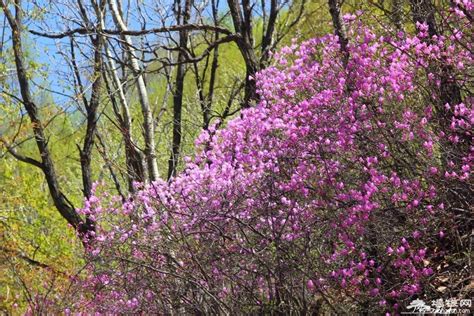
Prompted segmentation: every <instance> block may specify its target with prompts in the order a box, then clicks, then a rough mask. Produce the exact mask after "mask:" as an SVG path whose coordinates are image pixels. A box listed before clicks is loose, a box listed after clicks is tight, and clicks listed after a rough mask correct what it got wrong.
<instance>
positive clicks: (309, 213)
mask: <svg viewBox="0 0 474 316" xmlns="http://www.w3.org/2000/svg"><path fill="white" fill-rule="evenodd" d="M445 18H446V19H448V20H449V23H450V25H451V26H453V28H452V29H451V30H450V31H449V32H448V33H446V35H445V36H438V37H433V38H429V37H428V34H427V26H426V25H423V24H420V25H418V31H419V32H418V34H417V36H409V35H406V34H403V33H398V34H397V35H395V36H391V37H389V36H379V35H377V34H378V33H377V32H376V31H375V30H372V29H370V28H367V27H365V26H363V25H362V23H361V22H360V21H359V20H360V19H359V18H358V17H356V16H346V22H347V23H348V25H349V26H350V27H349V36H348V37H349V38H350V43H349V46H348V53H349V60H348V62H347V64H346V63H344V62H343V54H342V53H341V51H340V47H339V44H338V39H337V37H335V36H330V35H328V36H325V37H323V38H318V39H313V40H310V41H307V42H304V43H302V44H300V45H296V44H295V45H292V46H291V47H287V48H285V49H283V50H282V51H281V52H280V53H279V54H278V56H275V57H276V64H275V65H274V66H272V67H270V68H268V69H266V70H264V71H262V72H261V73H259V74H258V76H257V78H256V81H257V85H258V89H259V94H260V96H261V100H260V102H259V103H258V105H257V106H256V107H254V108H250V109H247V110H245V111H243V112H242V114H241V117H240V118H237V119H234V120H233V121H231V122H229V123H228V125H227V126H226V127H225V128H224V129H220V130H215V129H212V128H211V129H210V131H209V132H207V133H204V134H202V135H201V136H200V138H199V139H198V141H197V148H198V154H197V155H196V157H195V158H194V159H189V162H188V164H187V168H186V171H185V172H183V173H182V174H181V175H180V176H178V177H176V178H175V179H174V180H173V181H172V182H171V183H165V182H156V183H153V184H152V185H149V186H146V187H143V188H141V190H140V191H139V192H138V193H137V194H136V195H134V196H131V197H130V198H129V199H128V200H126V201H122V200H121V199H120V198H115V197H110V196H107V194H104V193H98V192H96V196H94V197H92V198H91V199H90V200H88V201H87V202H86V207H85V208H84V209H83V210H82V212H83V213H85V214H89V215H91V216H93V218H95V219H97V220H98V223H100V226H99V227H98V229H97V232H96V234H95V236H92V237H93V238H91V240H90V242H89V249H88V256H89V265H88V266H87V268H86V272H87V277H85V278H84V279H81V280H80V281H78V282H79V284H80V285H81V287H82V290H81V294H80V299H79V300H77V297H76V302H75V304H73V305H72V306H71V307H70V308H73V309H75V310H85V311H88V312H92V311H96V312H102V313H140V312H142V313H147V314H148V313H149V314H155V313H156V314H162V313H170V311H172V310H174V311H177V312H183V313H184V312H186V313H206V314H208V313H233V314H234V313H255V312H283V313H290V312H299V313H305V312H318V311H319V312H323V311H332V312H338V313H341V312H345V313H350V312H356V311H361V310H362V311H365V312H376V313H381V312H389V313H393V312H396V311H397V310H398V309H399V308H401V307H402V306H404V305H405V303H406V302H408V301H410V300H412V299H414V298H416V297H422V298H428V299H431V298H434V297H439V296H440V295H442V294H443V292H439V289H438V287H439V286H440V284H441V283H439V282H441V281H440V276H441V274H442V273H444V272H443V271H446V269H453V270H452V271H457V272H459V274H458V275H456V277H455V278H456V280H457V281H459V280H462V273H465V272H466V271H464V272H462V271H461V269H460V268H459V267H458V266H456V264H459V266H462V260H464V259H465V258H464V257H463V256H462V251H463V250H462V249H459V247H460V246H459V243H458V244H455V242H454V240H457V239H462V235H463V233H464V232H465V231H466V230H465V229H466V227H463V226H462V224H463V222H465V221H463V219H466V218H467V216H468V212H469V208H470V207H471V205H472V204H471V203H472V200H470V199H472V197H470V194H472V176H471V173H472V170H471V167H472V160H473V158H474V152H473V147H472V136H473V135H472V125H473V123H474V111H473V108H472V103H473V101H474V100H473V97H472V73H473V72H472V71H473V54H472V48H473V47H472V41H471V40H472V34H471V33H470V32H472V28H471V27H472V25H471V24H469V23H468V22H467V20H465V19H464V17H463V14H462V12H457V15H456V14H455V12H453V13H452V14H450V15H447V16H446V17H445ZM456 27H458V29H456ZM446 80H448V82H449V84H451V85H457V87H458V88H459V89H460V91H461V93H462V97H463V102H462V103H459V104H449V103H446V104H441V97H440V93H441V92H440V91H441V90H442V89H443V88H444V87H443V85H445V84H446V82H447V81H446ZM463 216H464V217H463ZM456 245H457V246H456ZM457 247H458V248H457ZM459 262H461V263H459ZM452 271H451V272H452ZM451 272H450V273H451ZM467 273H468V272H467ZM457 286H458V287H457V288H456V287H452V288H450V290H451V291H453V292H449V294H450V295H452V296H455V295H457V294H458V293H460V292H459V291H460V289H461V287H462V286H463V284H458V285H457ZM456 291H457V292H456Z"/></svg>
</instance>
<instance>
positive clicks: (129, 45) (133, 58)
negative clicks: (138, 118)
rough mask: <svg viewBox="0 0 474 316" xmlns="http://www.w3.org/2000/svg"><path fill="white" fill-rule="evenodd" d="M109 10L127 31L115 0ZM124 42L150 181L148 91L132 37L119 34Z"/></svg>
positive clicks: (153, 165)
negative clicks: (130, 69) (139, 113)
mask: <svg viewBox="0 0 474 316" xmlns="http://www.w3.org/2000/svg"><path fill="white" fill-rule="evenodd" d="M108 1H109V6H110V10H111V11H112V15H113V18H114V21H115V24H116V26H117V28H118V29H119V30H120V31H121V32H124V31H127V30H128V29H127V26H126V25H125V22H124V21H123V19H122V13H121V12H120V11H119V8H118V6H117V2H116V0H108ZM121 37H122V39H123V41H124V42H125V44H124V48H125V50H126V51H127V53H128V56H129V58H130V66H131V68H132V71H133V74H134V76H136V77H137V81H136V85H137V90H138V97H139V99H140V104H141V107H142V114H143V121H144V122H143V129H144V135H145V158H146V161H147V167H148V177H149V180H150V181H155V180H157V179H158V178H159V173H158V165H157V162H156V153H155V127H154V122H153V115H152V110H151V106H150V102H149V98H148V92H147V90H146V86H145V79H144V77H143V74H142V69H141V67H140V65H139V63H138V57H137V55H136V52H135V49H134V48H133V42H132V38H131V37H130V36H129V35H122V36H121Z"/></svg>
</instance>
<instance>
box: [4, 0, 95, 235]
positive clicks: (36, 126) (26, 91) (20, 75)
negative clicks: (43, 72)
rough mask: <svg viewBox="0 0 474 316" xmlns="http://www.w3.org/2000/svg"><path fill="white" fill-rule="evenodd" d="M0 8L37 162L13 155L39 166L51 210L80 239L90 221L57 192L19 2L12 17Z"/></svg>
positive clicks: (8, 11) (7, 10)
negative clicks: (30, 74) (28, 64)
mask: <svg viewBox="0 0 474 316" xmlns="http://www.w3.org/2000/svg"><path fill="white" fill-rule="evenodd" d="M0 6H1V8H2V9H3V12H4V14H5V16H6V18H7V21H8V24H9V26H10V28H11V31H12V32H11V33H12V42H13V54H14V59H15V67H16V71H17V79H18V84H19V87H20V93H21V99H20V100H21V102H22V103H23V105H24V107H25V110H26V112H27V113H28V116H29V118H30V120H31V123H32V124H33V134H34V137H35V141H36V145H37V148H38V151H39V154H40V157H41V161H37V160H35V159H33V158H30V157H24V156H22V155H20V154H16V155H14V156H15V157H16V158H18V159H20V160H21V161H24V162H28V163H30V164H32V165H34V166H36V167H39V168H40V169H41V170H42V171H43V173H44V175H45V179H46V182H47V184H48V188H49V192H50V195H51V198H52V200H53V202H54V205H55V207H56V208H57V210H58V211H59V213H60V214H61V215H62V216H63V217H64V218H65V219H66V220H67V222H68V223H69V224H70V225H72V226H73V227H74V228H75V229H77V230H78V232H79V233H80V234H81V235H82V236H84V235H85V234H87V233H88V232H90V231H91V230H93V229H94V227H93V224H92V221H91V220H90V219H86V220H85V221H84V220H83V219H82V218H81V217H80V216H79V214H78V213H77V212H76V210H75V208H74V206H73V205H72V203H71V202H70V201H69V200H68V199H67V197H66V196H65V195H64V194H63V192H62V190H61V186H60V184H59V181H58V177H57V175H56V169H55V167H54V163H53V160H52V157H51V153H50V150H49V145H48V139H47V136H46V134H45V131H44V127H43V122H42V120H41V118H40V116H39V112H38V106H37V105H36V103H35V101H34V99H33V96H32V94H31V88H30V82H29V79H28V74H27V68H26V65H25V57H24V51H23V43H22V30H23V28H24V26H23V24H22V23H23V22H22V5H21V0H15V1H14V10H15V14H13V13H12V11H11V10H10V8H9V7H8V5H7V4H6V3H5V2H4V0H0Z"/></svg>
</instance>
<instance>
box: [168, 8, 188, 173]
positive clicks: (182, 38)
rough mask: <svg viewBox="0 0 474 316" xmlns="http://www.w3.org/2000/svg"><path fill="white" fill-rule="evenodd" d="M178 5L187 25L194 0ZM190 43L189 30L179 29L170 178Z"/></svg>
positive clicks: (176, 151) (180, 22) (175, 157)
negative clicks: (187, 51)
mask: <svg viewBox="0 0 474 316" xmlns="http://www.w3.org/2000/svg"><path fill="white" fill-rule="evenodd" d="M174 5H175V7H176V20H177V23H178V25H187V24H188V21H189V18H190V13H191V6H192V5H193V1H192V0H184V3H183V4H182V3H181V0H175V4H174ZM187 45H188V31H187V30H181V31H179V48H180V50H179V52H178V62H177V65H176V80H175V87H174V91H173V142H172V149H171V156H170V159H169V161H168V179H170V178H171V177H172V176H174V175H175V174H176V167H177V165H178V160H179V151H180V147H181V132H182V128H181V115H182V109H183V95H184V76H185V74H186V69H185V64H184V63H185V62H186V50H187Z"/></svg>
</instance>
